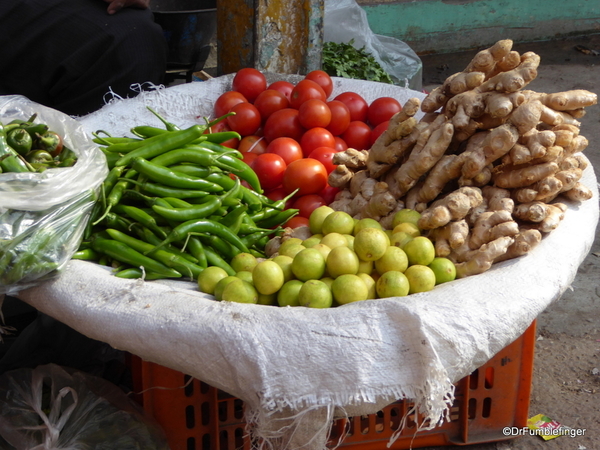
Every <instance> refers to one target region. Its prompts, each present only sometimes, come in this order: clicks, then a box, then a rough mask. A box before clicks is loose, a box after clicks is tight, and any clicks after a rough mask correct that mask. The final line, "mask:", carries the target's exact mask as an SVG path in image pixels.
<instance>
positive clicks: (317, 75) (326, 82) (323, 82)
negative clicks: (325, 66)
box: [305, 70, 333, 97]
mask: <svg viewBox="0 0 600 450" xmlns="http://www.w3.org/2000/svg"><path fill="white" fill-rule="evenodd" d="M305 78H307V79H309V80H313V81H314V82H315V83H317V84H318V85H319V86H321V87H322V88H323V90H324V91H325V95H326V96H327V97H329V96H330V95H331V93H332V92H333V81H332V80H331V77H330V76H329V74H328V73H327V72H325V71H324V70H313V71H312V72H308V73H307V74H306V77H305Z"/></svg>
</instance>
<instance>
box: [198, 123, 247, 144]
mask: <svg viewBox="0 0 600 450" xmlns="http://www.w3.org/2000/svg"><path fill="white" fill-rule="evenodd" d="M222 131H231V127H230V126H229V124H228V123H227V119H225V120H221V121H220V122H218V123H216V124H215V125H213V126H212V127H210V128H209V129H207V130H206V131H205V132H204V134H209V133H220V132H222ZM239 144H240V140H239V139H238V138H231V139H229V140H227V141H225V142H221V145H223V146H224V147H229V148H236V149H237V148H238V145H239Z"/></svg>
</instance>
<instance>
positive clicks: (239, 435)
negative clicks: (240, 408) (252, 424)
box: [234, 428, 245, 449]
mask: <svg viewBox="0 0 600 450" xmlns="http://www.w3.org/2000/svg"><path fill="white" fill-rule="evenodd" d="M244 436H245V431H244V429H243V428H236V429H235V431H234V438H235V448H236V449H238V448H244Z"/></svg>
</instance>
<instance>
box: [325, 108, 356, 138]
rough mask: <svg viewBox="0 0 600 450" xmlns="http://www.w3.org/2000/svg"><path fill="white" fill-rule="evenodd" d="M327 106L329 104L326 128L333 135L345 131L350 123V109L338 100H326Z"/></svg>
mask: <svg viewBox="0 0 600 450" xmlns="http://www.w3.org/2000/svg"><path fill="white" fill-rule="evenodd" d="M327 106H329V110H330V111H331V121H330V122H329V125H328V126H327V127H326V128H327V129H328V130H329V131H331V134H333V135H334V136H339V135H340V134H342V133H343V132H344V131H346V128H348V125H349V124H350V109H348V107H347V106H346V104H345V103H343V102H341V101H339V100H331V101H330V102H327Z"/></svg>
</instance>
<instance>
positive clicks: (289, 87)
mask: <svg viewBox="0 0 600 450" xmlns="http://www.w3.org/2000/svg"><path fill="white" fill-rule="evenodd" d="M267 89H274V90H276V91H279V92H281V93H282V94H283V95H285V96H286V97H287V99H288V100H289V99H290V96H291V95H292V91H293V90H294V85H293V84H292V83H290V82H289V81H285V80H278V81H275V82H273V83H271V84H270V85H269V86H268V87H267Z"/></svg>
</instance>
